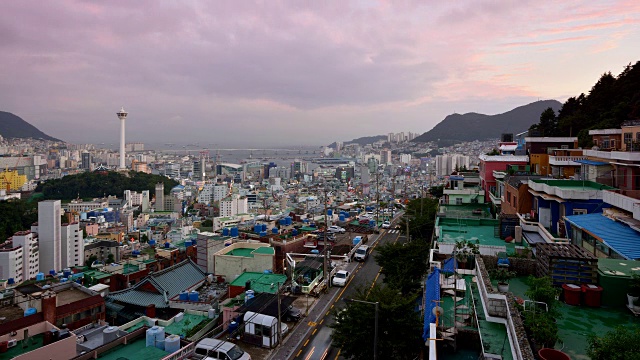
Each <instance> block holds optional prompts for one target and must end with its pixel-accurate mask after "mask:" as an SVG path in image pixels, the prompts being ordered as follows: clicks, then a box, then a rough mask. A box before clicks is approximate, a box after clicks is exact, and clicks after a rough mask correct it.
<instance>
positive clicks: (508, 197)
mask: <svg viewBox="0 0 640 360" xmlns="http://www.w3.org/2000/svg"><path fill="white" fill-rule="evenodd" d="M507 202H508V203H509V204H511V193H510V192H507Z"/></svg>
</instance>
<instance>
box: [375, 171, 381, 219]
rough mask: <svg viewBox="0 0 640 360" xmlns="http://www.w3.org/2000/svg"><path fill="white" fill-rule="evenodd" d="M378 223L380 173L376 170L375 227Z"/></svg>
mask: <svg viewBox="0 0 640 360" xmlns="http://www.w3.org/2000/svg"><path fill="white" fill-rule="evenodd" d="M379 223H380V171H379V170H378V169H377V168H376V227H378V224H379Z"/></svg>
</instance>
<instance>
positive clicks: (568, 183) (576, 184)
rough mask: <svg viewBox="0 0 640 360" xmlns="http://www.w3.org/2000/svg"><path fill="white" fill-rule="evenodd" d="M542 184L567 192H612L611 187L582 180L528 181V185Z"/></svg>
mask: <svg viewBox="0 0 640 360" xmlns="http://www.w3.org/2000/svg"><path fill="white" fill-rule="evenodd" d="M531 183H534V184H544V185H548V186H553V187H558V188H561V189H567V190H612V189H615V188H613V187H611V186H607V185H603V184H600V183H597V182H594V181H583V180H542V179H537V180H536V179H534V180H529V184H530V185H531Z"/></svg>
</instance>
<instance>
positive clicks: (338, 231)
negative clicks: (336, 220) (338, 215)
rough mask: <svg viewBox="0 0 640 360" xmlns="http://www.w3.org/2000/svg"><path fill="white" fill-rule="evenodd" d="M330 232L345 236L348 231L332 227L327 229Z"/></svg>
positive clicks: (336, 226) (335, 226)
mask: <svg viewBox="0 0 640 360" xmlns="http://www.w3.org/2000/svg"><path fill="white" fill-rule="evenodd" d="M327 231H328V232H332V233H340V234H344V233H345V232H346V230H345V229H344V228H341V227H340V226H338V225H331V226H329V227H328V228H327Z"/></svg>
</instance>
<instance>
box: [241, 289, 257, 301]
mask: <svg viewBox="0 0 640 360" xmlns="http://www.w3.org/2000/svg"><path fill="white" fill-rule="evenodd" d="M255 294H256V293H255V291H253V290H247V291H245V292H244V303H245V304H246V303H247V302H248V301H250V300H251V299H253V298H254V297H255Z"/></svg>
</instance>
